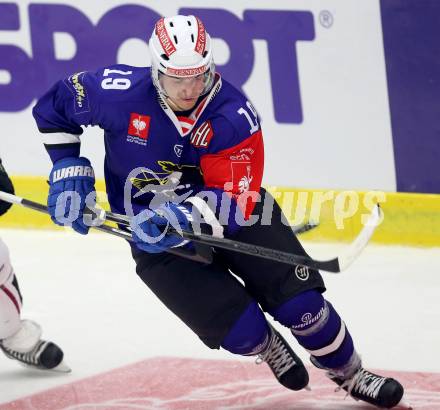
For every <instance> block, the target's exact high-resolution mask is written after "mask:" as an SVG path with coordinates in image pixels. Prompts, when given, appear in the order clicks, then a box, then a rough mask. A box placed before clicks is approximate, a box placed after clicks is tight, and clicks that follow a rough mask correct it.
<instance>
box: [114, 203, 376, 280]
mask: <svg viewBox="0 0 440 410" xmlns="http://www.w3.org/2000/svg"><path fill="white" fill-rule="evenodd" d="M381 213H382V212H381V209H380V206H379V204H376V205H375V206H374V207H373V210H372V212H371V214H370V215H369V218H368V221H367V223H366V224H365V226H364V227H363V229H362V230H361V232H360V233H359V235H358V236H357V237H356V238H355V240H354V241H353V242H352V243H351V244H350V245H349V246H348V249H347V250H346V252H344V253H343V254H342V255H341V256H337V257H335V258H332V259H328V260H321V261H320V260H316V259H313V258H310V257H308V256H303V255H296V254H293V253H288V252H284V251H280V250H277V249H271V248H266V247H263V246H258V245H252V244H249V243H244V242H239V241H234V240H231V239H226V238H217V237H214V236H210V235H206V234H202V233H197V234H196V233H194V232H190V231H187V230H182V231H181V234H180V233H179V232H177V231H176V230H175V229H174V228H169V233H172V234H176V235H181V236H182V237H183V238H184V239H187V240H190V241H193V242H198V243H202V244H205V245H209V246H213V247H218V248H222V249H226V250H230V251H235V252H239V253H243V254H246V255H251V256H257V257H260V258H265V259H271V260H274V261H277V262H283V263H286V264H289V265H301V266H304V267H307V268H312V269H318V270H323V271H327V272H332V273H339V272H342V271H343V270H345V269H347V268H348V267H349V266H350V265H351V264H352V263H353V262H354V260H355V259H356V258H357V257H358V256H359V254H360V253H361V252H362V250H363V249H364V248H365V246H366V245H367V244H368V242H369V240H370V238H371V236H372V235H373V233H374V231H375V229H376V227H377V225H378V224H379V222H380V219H381ZM106 218H107V219H108V220H111V221H113V222H117V223H120V224H128V223H130V218H129V217H128V216H126V215H119V214H115V213H113V212H107V213H106Z"/></svg>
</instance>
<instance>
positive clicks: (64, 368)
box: [17, 360, 72, 373]
mask: <svg viewBox="0 0 440 410" xmlns="http://www.w3.org/2000/svg"><path fill="white" fill-rule="evenodd" d="M17 361H18V360H17ZM18 364H19V365H20V366H22V367H24V368H26V369H32V370H38V371H41V372H54V373H70V372H71V371H72V369H71V368H70V367H69V366H67V364H66V363H64V361H62V362H61V363H60V364H59V365H58V366H56V367H53V368H52V369H46V368H44V367H38V366H33V365H31V364H27V363H22V362H19V361H18Z"/></svg>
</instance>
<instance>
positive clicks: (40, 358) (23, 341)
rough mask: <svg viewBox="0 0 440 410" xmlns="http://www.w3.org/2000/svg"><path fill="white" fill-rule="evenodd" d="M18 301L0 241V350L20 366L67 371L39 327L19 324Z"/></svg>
mask: <svg viewBox="0 0 440 410" xmlns="http://www.w3.org/2000/svg"><path fill="white" fill-rule="evenodd" d="M21 307H22V297H21V294H20V289H19V287H18V282H17V278H16V277H15V274H14V271H13V268H12V265H11V262H10V259H9V251H8V248H7V246H6V245H5V243H4V242H3V241H2V240H1V239H0V350H2V351H3V352H4V354H5V355H6V356H7V357H8V358H10V359H13V360H17V361H18V362H20V363H21V364H24V365H27V366H31V367H34V368H38V369H42V370H48V369H50V370H56V371H63V372H65V371H70V369H69V368H68V367H67V366H66V365H65V364H64V363H63V362H62V360H63V352H62V350H61V349H60V348H59V347H58V346H57V345H56V344H54V343H52V342H48V341H45V340H42V339H41V328H40V326H39V325H38V324H37V323H35V322H33V321H31V320H21V317H20V313H21Z"/></svg>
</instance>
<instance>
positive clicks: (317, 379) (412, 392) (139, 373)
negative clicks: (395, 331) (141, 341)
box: [0, 357, 440, 410]
mask: <svg viewBox="0 0 440 410" xmlns="http://www.w3.org/2000/svg"><path fill="white" fill-rule="evenodd" d="M379 373H380V374H384V375H386V376H392V377H394V378H396V379H398V380H399V381H400V382H401V383H402V384H403V385H404V387H405V389H406V393H405V394H406V400H407V402H409V404H411V405H412V406H413V408H414V409H415V410H419V409H423V410H438V409H440V373H410V372H382V371H379ZM310 379H311V384H310V386H311V388H312V391H311V392H308V391H305V390H303V391H300V392H293V391H290V390H287V389H285V388H283V387H282V386H280V385H279V384H278V383H277V381H276V380H275V379H274V377H273V376H272V373H271V372H270V370H269V369H268V368H267V367H266V366H265V365H261V366H256V365H255V364H253V363H252V362H243V361H225V360H199V359H182V358H169V357H159V358H153V359H148V360H144V361H142V362H139V363H135V364H132V365H128V366H125V367H122V368H119V369H115V370H112V371H109V372H106V373H102V374H100V375H97V376H93V377H89V378H87V379H83V380H80V381H77V382H74V383H70V384H66V385H62V386H60V387H57V388H54V389H51V390H47V391H45V392H41V393H38V394H35V395H32V396H28V397H24V398H22V399H18V400H16V401H13V402H10V403H6V404H3V405H0V410H6V409H7V410H12V409H20V410H30V409H38V410H53V409H57V410H61V409H65V410H67V409H69V410H86V409H87V410H90V409H97V408H99V409H112V410H126V409H131V408H133V409H134V408H136V409H157V410H165V409H166V410H168V409H172V410H179V409H196V410H197V409H199V410H202V409H203V410H206V409H209V410H211V409H253V410H257V409H259V410H262V409H295V410H318V409H321V410H322V409H325V410H349V409H354V410H356V409H358V410H361V409H364V410H368V409H369V410H371V409H372V407H371V406H369V405H366V404H362V403H359V402H355V401H354V400H352V399H351V398H349V397H348V398H347V399H346V400H344V396H345V392H341V391H340V392H338V393H335V391H334V390H335V386H336V385H335V384H333V383H332V382H331V381H330V380H328V379H327V378H326V377H325V376H324V373H323V372H322V371H319V370H317V369H314V368H313V369H310Z"/></svg>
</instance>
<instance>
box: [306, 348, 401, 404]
mask: <svg viewBox="0 0 440 410" xmlns="http://www.w3.org/2000/svg"><path fill="white" fill-rule="evenodd" d="M310 360H311V362H312V363H313V364H314V365H315V366H316V367H318V368H321V369H323V367H322V366H321V365H320V364H319V363H318V362H317V361H316V359H315V358H314V357H313V356H312V357H311V358H310ZM326 370H327V374H326V375H327V377H328V378H329V379H330V380H332V381H334V382H335V383H336V384H337V385H338V386H339V387H338V388H337V389H336V390H340V389H344V390H345V391H346V392H347V395H350V396H351V397H353V398H354V399H355V400H362V401H364V402H366V403H370V404H372V405H373V406H376V407H379V408H384V409H391V408H393V407H395V406H397V405H398V404H399V403H400V404H401V405H402V406H405V407H407V405H406V404H405V403H403V401H402V397H403V387H402V385H401V384H400V383H399V382H398V381H397V380H394V379H392V378H390V377H383V376H379V375H377V374H375V373H372V372H370V371H368V370H366V369H364V368H363V367H362V364H361V359H360V357H359V356H358V354H357V353H356V352H354V353H353V356H352V358H351V359H350V362H349V363H348V364H347V365H346V366H344V367H343V368H340V369H326Z"/></svg>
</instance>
